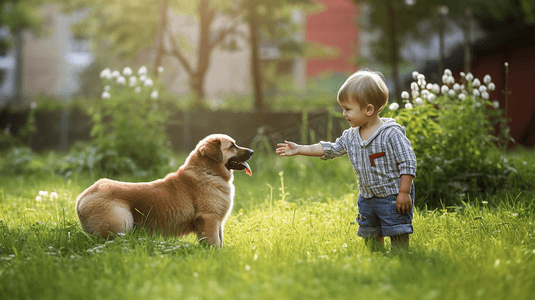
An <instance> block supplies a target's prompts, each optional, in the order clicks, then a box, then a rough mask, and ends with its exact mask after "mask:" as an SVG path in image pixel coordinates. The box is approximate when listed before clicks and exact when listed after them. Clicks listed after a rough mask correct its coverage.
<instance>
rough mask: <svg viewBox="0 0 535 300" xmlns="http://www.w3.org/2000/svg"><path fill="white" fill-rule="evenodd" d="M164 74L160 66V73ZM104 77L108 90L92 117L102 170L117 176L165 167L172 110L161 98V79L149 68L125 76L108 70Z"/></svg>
mask: <svg viewBox="0 0 535 300" xmlns="http://www.w3.org/2000/svg"><path fill="white" fill-rule="evenodd" d="M162 72H163V68H162V67H159V68H158V73H159V74H160V73H162ZM100 78H101V79H102V81H103V83H104V91H103V92H102V95H101V99H99V101H98V103H97V104H96V105H95V106H94V107H92V108H90V109H89V114H90V115H91V119H92V121H93V128H92V130H91V136H92V138H93V140H94V142H95V143H96V145H97V147H98V157H99V158H100V160H99V161H100V166H99V167H100V168H101V170H102V171H105V172H112V173H117V172H121V171H123V169H125V168H126V169H132V168H135V169H141V170H150V169H154V168H158V167H161V166H163V165H165V164H166V163H167V161H166V157H167V155H166V152H167V151H169V147H168V146H167V145H166V143H167V140H168V138H167V135H166V130H165V126H166V123H167V119H168V117H169V111H168V110H166V109H165V107H164V105H162V103H161V101H160V99H159V81H158V78H156V79H152V78H150V77H149V75H148V70H147V68H146V67H145V66H142V67H141V68H140V69H139V70H138V71H137V74H134V72H133V71H132V69H131V68H129V67H126V68H124V69H123V71H122V73H120V72H119V71H117V70H115V71H111V70H110V69H108V68H106V69H104V70H102V72H101V73H100ZM133 164H134V165H133ZM130 171H131V170H130Z"/></svg>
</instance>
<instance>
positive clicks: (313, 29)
mask: <svg viewBox="0 0 535 300" xmlns="http://www.w3.org/2000/svg"><path fill="white" fill-rule="evenodd" d="M317 2H321V3H322V4H323V5H324V6H325V10H324V11H322V12H321V13H318V14H314V15H309V16H307V20H306V33H305V36H306V40H307V41H314V42H318V43H321V44H324V45H328V46H333V47H336V48H338V49H339V51H340V56H339V57H337V58H334V59H324V58H317V59H307V61H306V76H307V77H313V76H316V75H319V74H322V73H327V72H334V73H351V72H354V71H356V66H355V65H354V64H353V63H352V62H351V61H350V60H351V59H352V58H353V59H354V58H355V57H356V55H357V49H358V39H359V26H358V22H357V18H356V17H357V15H358V14H359V10H358V7H357V6H356V5H355V4H354V3H353V2H351V1H350V0H317Z"/></svg>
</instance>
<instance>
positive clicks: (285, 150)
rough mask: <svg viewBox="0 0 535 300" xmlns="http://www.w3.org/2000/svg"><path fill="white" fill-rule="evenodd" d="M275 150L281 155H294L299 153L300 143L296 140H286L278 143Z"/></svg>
mask: <svg viewBox="0 0 535 300" xmlns="http://www.w3.org/2000/svg"><path fill="white" fill-rule="evenodd" d="M275 152H276V153H278V154H280V155H281V156H294V155H297V154H299V145H297V144H296V143H294V142H289V141H284V143H279V144H277V150H275Z"/></svg>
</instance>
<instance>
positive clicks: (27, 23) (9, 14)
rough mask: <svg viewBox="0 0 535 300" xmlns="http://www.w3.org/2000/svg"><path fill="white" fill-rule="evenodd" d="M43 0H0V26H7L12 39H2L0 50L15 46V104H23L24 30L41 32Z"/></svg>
mask: <svg viewBox="0 0 535 300" xmlns="http://www.w3.org/2000/svg"><path fill="white" fill-rule="evenodd" d="M42 4H43V0H0V27H6V28H7V29H8V30H9V32H10V33H11V36H12V41H10V40H4V41H0V52H2V51H6V50H7V49H9V48H11V47H15V64H16V66H15V97H14V99H13V100H14V104H15V105H22V104H23V84H22V83H23V79H24V74H23V66H24V65H23V62H24V59H23V46H24V37H23V35H22V34H23V31H24V30H26V29H31V30H33V31H34V32H36V33H39V29H40V28H41V25H42V23H43V19H42V17H41V16H40V15H39V11H38V8H39V7H40V6H41V5H42ZM0 79H1V78H0Z"/></svg>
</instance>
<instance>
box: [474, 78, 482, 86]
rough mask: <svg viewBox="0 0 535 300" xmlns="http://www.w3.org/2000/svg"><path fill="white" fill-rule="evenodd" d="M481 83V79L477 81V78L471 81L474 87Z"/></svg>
mask: <svg viewBox="0 0 535 300" xmlns="http://www.w3.org/2000/svg"><path fill="white" fill-rule="evenodd" d="M480 85H481V81H479V79H477V78H476V79H474V81H473V82H472V86H473V87H475V88H478V87H479V86H480Z"/></svg>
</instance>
